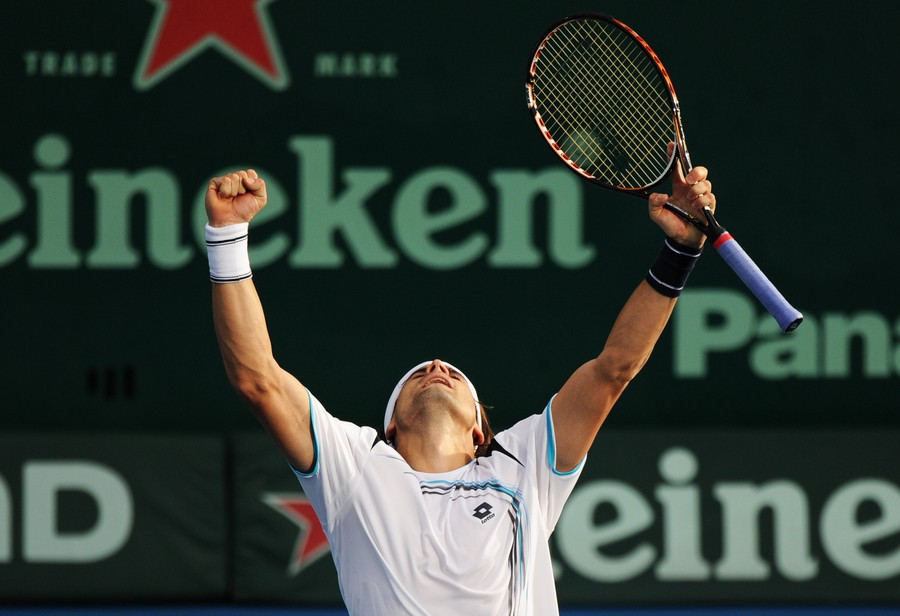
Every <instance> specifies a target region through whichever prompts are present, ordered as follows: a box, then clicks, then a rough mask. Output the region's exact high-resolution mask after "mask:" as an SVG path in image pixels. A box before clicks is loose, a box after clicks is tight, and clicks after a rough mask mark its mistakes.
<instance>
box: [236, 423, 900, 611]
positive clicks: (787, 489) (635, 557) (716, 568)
mask: <svg viewBox="0 0 900 616" xmlns="http://www.w3.org/2000/svg"><path fill="white" fill-rule="evenodd" d="M898 442H900V433H898V432H897V431H886V432H880V433H873V432H861V431H850V432H836V431H814V432H808V431H763V430H754V431H700V432H695V431H671V432H659V431H644V430H640V431H638V430H615V429H609V430H606V431H601V435H600V437H599V439H598V442H597V444H596V445H595V446H594V449H593V451H592V452H591V453H590V454H589V457H588V461H587V466H586V467H585V470H584V472H583V475H582V478H581V480H580V482H579V484H578V486H577V487H576V488H575V490H574V492H573V494H572V496H571V497H570V499H569V501H568V503H567V505H566V508H565V509H564V511H563V515H562V517H561V519H560V521H559V524H558V525H557V527H556V531H555V532H554V534H553V536H552V539H551V548H552V552H553V555H554V560H555V564H556V566H555V572H556V578H557V579H556V583H557V589H558V593H559V598H560V602H561V603H562V604H565V605H604V604H628V605H633V604H657V603H658V604H694V605H697V604H727V603H734V602H740V603H748V602H751V603H752V602H756V603H768V604H779V603H815V604H819V603H829V604H830V603H835V604H843V605H848V604H856V605H859V604H865V603H875V604H893V603H896V602H898V601H900V450H898V447H897V443H898ZM234 473H235V489H234V493H235V498H236V501H235V507H236V511H237V514H236V538H235V542H236V548H235V555H236V561H235V570H236V575H235V580H236V596H237V597H238V598H239V599H241V600H246V601H285V602H302V603H328V602H335V601H339V600H340V595H339V591H338V588H337V581H336V575H335V572H334V565H333V563H332V561H331V558H330V554H329V553H328V552H327V547H326V546H327V544H324V543H323V542H324V540H325V539H324V535H323V534H322V531H321V527H320V526H319V525H318V522H317V521H316V520H315V517H314V514H313V513H312V511H311V508H310V506H309V504H308V503H307V501H306V499H305V498H304V496H303V492H302V490H301V489H300V486H299V484H298V483H297V482H296V481H295V480H294V477H293V474H292V473H291V471H290V470H289V468H288V466H287V464H286V463H285V462H284V461H283V460H282V459H281V457H280V455H279V454H278V452H277V450H276V449H275V447H274V445H272V444H271V443H270V442H269V440H268V438H267V437H265V436H261V435H251V434H247V435H241V436H240V437H238V438H237V439H236V443H235V464H234ZM478 557H484V555H480V556H478Z"/></svg>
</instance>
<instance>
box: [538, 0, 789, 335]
mask: <svg viewBox="0 0 900 616" xmlns="http://www.w3.org/2000/svg"><path fill="white" fill-rule="evenodd" d="M580 19H599V20H602V21H605V22H607V23H609V24H612V25H613V26H615V27H617V28H619V29H620V30H622V31H624V32H625V33H626V34H627V35H628V36H630V37H631V38H632V39H633V40H634V41H635V42H637V43H638V44H639V45H640V46H641V47H642V48H643V50H644V52H645V53H646V54H647V56H649V58H650V59H651V60H652V62H653V67H654V68H655V70H656V71H657V73H658V74H659V76H660V77H662V80H663V82H664V83H665V85H666V89H667V91H668V99H669V109H670V112H671V114H672V126H673V131H672V141H673V143H674V144H675V147H674V148H673V149H672V154H671V156H670V157H669V160H668V162H667V164H666V167H665V168H664V170H663V171H662V173H661V174H660V175H659V177H657V178H656V179H654V180H652V181H651V182H650V183H649V184H646V185H645V186H640V187H635V188H625V187H622V186H616V185H614V184H610V183H609V182H606V181H604V180H602V179H600V178H597V177H595V176H594V175H592V174H591V173H588V172H587V171H586V170H585V169H583V168H582V167H581V166H580V165H578V164H577V163H576V162H575V161H573V160H572V159H571V158H570V157H569V155H568V154H566V152H565V151H564V150H563V149H562V147H561V146H560V145H559V144H558V143H557V142H556V140H555V139H554V137H553V135H551V134H550V130H549V129H548V128H547V126H546V124H545V123H544V120H543V118H542V117H541V113H540V110H539V109H538V101H537V100H535V95H534V87H535V84H534V81H535V76H536V74H537V67H538V64H539V62H540V56H541V52H542V51H543V50H544V48H545V47H546V46H547V44H548V43H549V41H550V40H551V39H552V37H553V36H554V34H555V33H556V32H557V31H558V30H559V29H560V28H562V27H564V26H565V25H566V24H568V23H570V22H573V21H577V20H580ZM525 99H526V104H527V105H528V109H529V110H530V111H531V113H532V117H533V119H534V121H535V123H536V124H537V127H538V130H539V131H540V133H541V135H542V136H543V137H544V139H545V140H546V141H547V143H548V144H549V145H550V147H551V148H552V149H553V151H554V152H556V154H557V155H558V156H559V158H560V159H561V160H562V161H563V162H564V163H565V164H566V166H567V167H568V168H569V169H571V170H572V171H574V172H575V173H577V174H578V175H580V176H581V177H583V178H584V179H586V180H588V181H590V182H591V183H593V184H596V185H598V186H601V187H603V188H607V189H609V190H614V191H616V192H620V193H625V194H628V195H632V196H634V197H638V198H639V199H642V200H646V198H647V197H648V196H649V195H650V193H649V190H650V189H651V188H653V187H655V186H658V185H659V184H661V183H662V182H663V181H665V179H666V178H667V177H668V176H669V175H670V174H671V172H672V169H673V168H674V165H675V161H676V160H679V161H680V162H681V165H682V170H683V171H684V173H685V174H688V173H690V171H691V169H693V165H692V163H691V156H690V154H689V153H688V149H687V142H686V139H685V135H684V124H683V122H682V120H681V105H680V103H679V102H678V95H677V94H676V93H675V86H674V85H673V84H672V79H671V77H669V73H668V71H667V70H666V67H665V66H664V65H663V63H662V60H660V58H659V56H658V55H657V54H656V52H655V51H653V48H652V47H650V45H649V44H648V43H647V41H645V40H644V39H643V38H642V37H641V36H640V35H639V34H638V33H637V32H635V31H634V30H633V29H632V28H631V27H629V26H628V25H626V24H625V23H623V22H622V21H620V20H618V19H616V18H615V17H612V16H611V15H607V14H604V13H575V14H572V15H569V16H567V17H565V18H563V19H561V20H559V21H558V22H556V23H555V24H553V25H552V26H550V27H549V28H548V29H547V30H546V31H545V32H544V34H543V36H542V37H541V42H540V43H539V44H538V46H537V47H536V48H535V50H534V52H533V53H532V56H531V59H530V61H529V64H528V70H527V76H526V80H525ZM665 208H666V209H668V210H669V211H671V212H672V213H674V214H675V215H677V216H678V217H679V218H681V219H683V220H685V221H686V222H688V223H690V224H691V225H693V226H695V227H696V228H697V229H699V230H700V231H702V232H703V233H704V234H705V235H706V236H707V238H709V240H710V241H711V242H712V243H713V246H714V247H715V249H716V251H717V252H719V254H720V255H722V257H723V258H724V259H725V261H726V262H727V263H728V264H729V266H731V267H732V269H734V271H735V273H737V274H738V276H739V277H740V278H741V280H743V282H744V283H745V284H746V285H747V286H748V288H750V290H751V291H752V292H753V293H754V295H756V297H757V299H759V300H760V302H761V303H762V304H763V305H764V306H765V307H766V308H767V309H768V310H769V313H770V314H772V316H773V317H774V318H775V319H776V321H778V324H779V326H780V327H781V330H782V331H783V332H784V333H790V332H792V331H794V330H795V329H796V328H797V327H798V326H799V325H800V323H801V322H802V321H803V315H802V314H801V313H800V312H799V311H797V310H796V309H795V308H793V306H791V305H790V304H789V303H788V302H787V300H786V299H784V296H782V295H781V293H780V292H779V291H778V290H777V289H776V288H775V287H774V285H773V284H772V283H771V282H770V281H769V279H768V278H766V276H765V274H763V273H762V271H761V270H760V269H759V268H758V267H757V266H756V264H755V263H753V261H752V259H750V257H749V256H748V255H747V253H746V252H744V250H743V248H741V247H740V245H739V244H738V243H737V242H736V241H734V238H733V237H732V236H731V234H730V233H729V232H728V231H726V230H725V228H724V227H722V225H721V224H719V222H718V221H717V220H716V218H715V216H713V213H712V210H711V209H710V208H709V207H705V208H704V210H703V213H704V218H705V220H700V219H698V218H697V217H696V216H693V215H692V214H690V213H688V212H686V211H684V210H683V209H681V208H680V207H678V206H676V205H674V204H672V203H666V204H665Z"/></svg>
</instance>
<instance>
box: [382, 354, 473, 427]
mask: <svg viewBox="0 0 900 616" xmlns="http://www.w3.org/2000/svg"><path fill="white" fill-rule="evenodd" d="M425 408H429V409H435V410H437V411H438V412H441V411H440V409H444V412H452V413H453V414H454V415H457V416H458V417H459V418H460V420H461V422H462V423H464V424H465V425H468V426H469V427H471V426H473V425H474V424H475V421H476V412H475V399H474V398H473V397H472V392H471V391H470V390H469V386H468V384H467V383H466V379H465V377H464V376H463V375H462V374H460V373H459V372H457V371H456V370H454V369H453V368H451V367H450V366H448V365H447V364H445V363H444V362H442V361H441V360H440V359H435V360H434V361H433V362H431V363H430V364H428V365H427V366H424V367H422V368H420V369H419V370H417V371H415V372H413V373H412V375H411V376H410V377H409V379H407V381H406V383H405V384H404V385H403V389H402V390H400V395H399V396H398V397H397V404H396V406H395V407H394V420H393V421H392V423H395V424H396V423H397V422H398V420H399V421H401V422H402V421H403V420H404V419H405V418H407V416H410V415H411V414H412V413H413V412H415V411H417V410H421V409H425Z"/></svg>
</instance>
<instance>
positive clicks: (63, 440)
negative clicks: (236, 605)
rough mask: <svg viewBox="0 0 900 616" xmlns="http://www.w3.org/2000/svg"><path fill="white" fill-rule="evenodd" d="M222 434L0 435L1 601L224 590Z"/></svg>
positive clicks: (200, 596)
mask: <svg viewBox="0 0 900 616" xmlns="http://www.w3.org/2000/svg"><path fill="white" fill-rule="evenodd" d="M225 504H226V502H225V458H224V448H223V446H222V443H221V440H220V439H217V438H205V437H178V436H155V437H151V436H121V435H115V436H104V437H99V436H71V435H40V436H36V435H35V436H33V435H0V597H3V598H4V599H6V600H30V601H44V602H47V601H49V602H53V601H57V600H65V601H77V600H92V601H126V600H207V601H209V600H221V599H222V598H224V597H225V596H226V580H227V575H226V566H227V559H226V554H227V549H226V544H225V541H226V511H227V508H226V506H225Z"/></svg>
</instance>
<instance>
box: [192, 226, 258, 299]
mask: <svg viewBox="0 0 900 616" xmlns="http://www.w3.org/2000/svg"><path fill="white" fill-rule="evenodd" d="M249 228H250V223H246V222H243V223H234V224H229V225H226V226H222V227H215V226H213V225H212V224H209V223H207V224H206V226H205V228H204V232H205V235H206V254H207V257H208V258H209V279H210V280H212V281H213V282H215V283H219V284H226V283H230V282H239V281H241V280H247V279H248V278H251V277H252V276H253V272H252V270H251V269H250V253H249V250H248V247H247V238H248V230H249Z"/></svg>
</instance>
